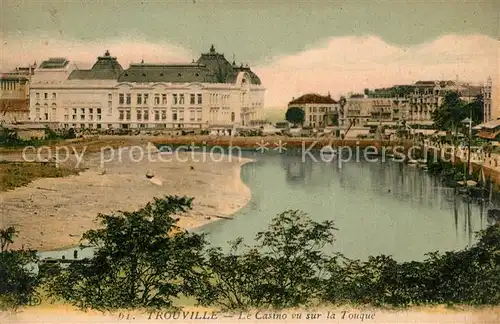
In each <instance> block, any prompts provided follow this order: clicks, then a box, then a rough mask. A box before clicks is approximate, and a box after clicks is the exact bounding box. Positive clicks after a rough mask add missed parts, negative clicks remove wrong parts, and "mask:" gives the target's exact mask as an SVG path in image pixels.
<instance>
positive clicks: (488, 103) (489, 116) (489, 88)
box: [483, 77, 496, 123]
mask: <svg viewBox="0 0 500 324" xmlns="http://www.w3.org/2000/svg"><path fill="white" fill-rule="evenodd" d="M492 93H493V82H492V80H491V77H490V78H488V81H487V82H486V85H485V86H484V87H483V112H484V117H483V118H484V122H485V123H487V122H489V121H492V120H494V119H495V117H496V116H495V117H494V116H493V115H494V110H493V101H492V98H491V95H492Z"/></svg>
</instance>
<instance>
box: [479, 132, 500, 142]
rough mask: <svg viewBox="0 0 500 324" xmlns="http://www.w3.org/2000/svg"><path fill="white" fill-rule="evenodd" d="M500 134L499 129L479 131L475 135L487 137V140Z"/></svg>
mask: <svg viewBox="0 0 500 324" xmlns="http://www.w3.org/2000/svg"><path fill="white" fill-rule="evenodd" d="M499 134H500V130H498V131H496V132H493V133H491V132H486V131H480V132H479V133H478V134H477V135H478V136H479V137H481V138H484V139H488V140H493V139H495V138H496V137H497V136H498V135H499Z"/></svg>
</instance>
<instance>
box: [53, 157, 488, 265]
mask: <svg viewBox="0 0 500 324" xmlns="http://www.w3.org/2000/svg"><path fill="white" fill-rule="evenodd" d="M249 157H251V158H254V159H256V162H255V163H249V164H246V165H245V166H244V167H243V168H242V172H241V175H242V178H243V180H244V181H245V183H246V184H247V185H248V186H249V187H250V189H251V190H252V198H251V201H250V203H249V204H248V205H247V206H245V207H244V208H242V209H241V210H240V211H238V212H237V213H236V214H235V215H234V219H233V220H221V221H218V222H215V223H212V224H208V225H207V226H205V227H202V228H200V229H198V230H197V231H199V232H205V233H207V234H208V235H209V236H208V239H209V241H210V242H211V243H212V245H215V246H221V247H223V248H228V244H227V241H229V240H233V239H235V238H237V237H239V236H242V237H243V238H245V242H247V243H251V242H252V239H253V238H254V237H255V234H256V233H257V232H259V231H262V230H265V229H266V227H267V225H268V224H269V222H270V220H271V219H272V218H273V217H274V216H275V215H276V214H278V213H281V212H283V211H285V210H288V209H300V210H303V211H305V212H307V213H309V214H310V215H311V217H313V218H314V219H315V220H317V221H322V220H333V221H334V222H335V225H336V227H337V228H339V231H337V233H336V243H335V245H334V247H333V248H331V249H330V250H331V251H340V252H342V253H344V254H346V255H347V256H349V257H352V258H361V259H366V258H367V257H368V256H369V255H377V254H388V255H393V256H394V257H395V258H396V259H398V260H421V259H423V258H424V257H425V256H424V254H425V253H427V252H432V251H436V250H439V251H449V250H457V249H462V248H464V247H465V246H467V245H470V244H473V243H474V240H475V238H474V235H473V233H474V232H476V231H478V230H480V229H483V228H484V227H485V226H486V225H487V224H488V222H489V221H488V222H486V221H483V217H486V216H483V215H484V214H485V213H486V211H485V209H489V208H492V207H495V204H491V203H484V202H482V203H477V202H470V201H464V200H463V199H462V198H461V197H458V196H457V195H455V193H454V190H453V189H450V188H446V187H443V186H442V185H441V184H440V183H439V181H438V180H437V179H436V178H434V177H432V176H430V175H428V174H427V173H425V172H423V171H422V170H420V169H418V168H416V167H413V166H407V165H404V164H402V163H396V162H392V161H388V162H384V163H380V162H366V161H360V162H356V161H355V160H354V161H352V162H349V163H343V164H339V163H338V161H333V162H330V163H324V162H320V161H318V162H315V161H314V160H312V159H306V160H305V161H302V157H301V156H300V155H292V154H286V155H285V154H283V155H278V154H276V155H266V154H262V155H251V153H250V155H249ZM318 158H319V157H318ZM73 250H74V249H70V250H67V251H63V252H48V253H45V255H46V256H51V257H57V256H61V255H66V258H71V257H72V256H73ZM88 255H89V252H88V251H85V250H84V251H81V253H79V257H80V256H83V257H85V256H88Z"/></svg>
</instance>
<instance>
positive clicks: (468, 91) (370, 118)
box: [346, 81, 482, 127]
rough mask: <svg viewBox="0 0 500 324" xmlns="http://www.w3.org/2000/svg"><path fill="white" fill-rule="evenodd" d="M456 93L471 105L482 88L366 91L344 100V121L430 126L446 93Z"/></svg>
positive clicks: (453, 85) (453, 84) (443, 84)
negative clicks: (345, 111)
mask: <svg viewBox="0 0 500 324" xmlns="http://www.w3.org/2000/svg"><path fill="white" fill-rule="evenodd" d="M451 91H454V92H458V94H459V95H460V98H461V99H462V100H464V101H466V102H470V101H471V100H473V99H474V98H475V97H476V96H477V95H479V94H481V91H482V90H481V87H480V86H474V85H471V84H469V83H465V82H458V81H417V82H415V83H414V84H411V85H399V86H394V87H391V88H382V89H374V90H373V91H369V90H368V89H367V91H365V94H364V95H356V96H354V97H351V98H348V99H347V108H348V109H347V114H346V117H347V118H348V119H349V117H351V119H352V118H354V117H356V122H357V123H358V124H361V123H365V124H366V125H370V126H373V125H374V124H386V125H391V124H396V123H397V122H398V121H403V120H404V121H405V122H406V123H407V124H408V125H413V126H416V127H421V126H424V127H430V126H432V125H433V121H432V113H433V111H435V110H436V109H437V108H438V107H439V106H440V105H441V104H442V103H443V99H444V97H445V95H446V93H448V92H451Z"/></svg>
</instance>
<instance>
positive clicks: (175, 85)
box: [30, 45, 265, 129]
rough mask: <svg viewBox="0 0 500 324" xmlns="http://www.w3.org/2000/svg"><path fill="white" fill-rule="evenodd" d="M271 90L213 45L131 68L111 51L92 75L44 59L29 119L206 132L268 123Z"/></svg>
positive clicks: (84, 125)
mask: <svg viewBox="0 0 500 324" xmlns="http://www.w3.org/2000/svg"><path fill="white" fill-rule="evenodd" d="M264 93H265V88H264V87H263V86H262V84H261V81H260V79H259V77H258V76H257V75H256V74H255V73H254V72H252V71H251V70H250V68H249V67H248V66H243V65H241V66H237V65H236V64H235V63H234V62H233V64H231V63H229V62H228V61H227V60H226V59H225V58H224V55H223V54H219V53H217V52H216V51H215V48H214V47H213V45H212V47H211V48H210V51H209V52H208V53H204V54H202V55H201V57H200V58H199V59H198V61H196V62H193V63H187V64H149V63H137V64H131V65H130V67H129V68H128V69H126V70H124V69H123V68H122V66H121V65H120V63H118V61H117V59H116V57H112V56H111V55H110V53H109V52H108V51H106V53H105V54H104V56H100V57H98V59H97V62H96V63H95V64H94V66H93V67H92V68H91V69H90V70H80V69H78V68H77V67H76V65H75V64H74V63H73V62H70V61H69V60H67V59H65V58H50V59H48V60H47V61H44V62H42V63H41V64H40V65H39V66H38V67H37V69H36V70H35V74H34V76H33V78H32V82H31V85H30V120H31V121H32V122H37V123H44V124H47V125H52V126H54V127H66V128H69V127H75V128H100V129H105V128H124V129H127V128H207V127H227V128H229V127H233V126H240V125H241V126H244V125H251V124H252V122H256V121H259V120H261V119H263V116H262V109H263V107H264Z"/></svg>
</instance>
